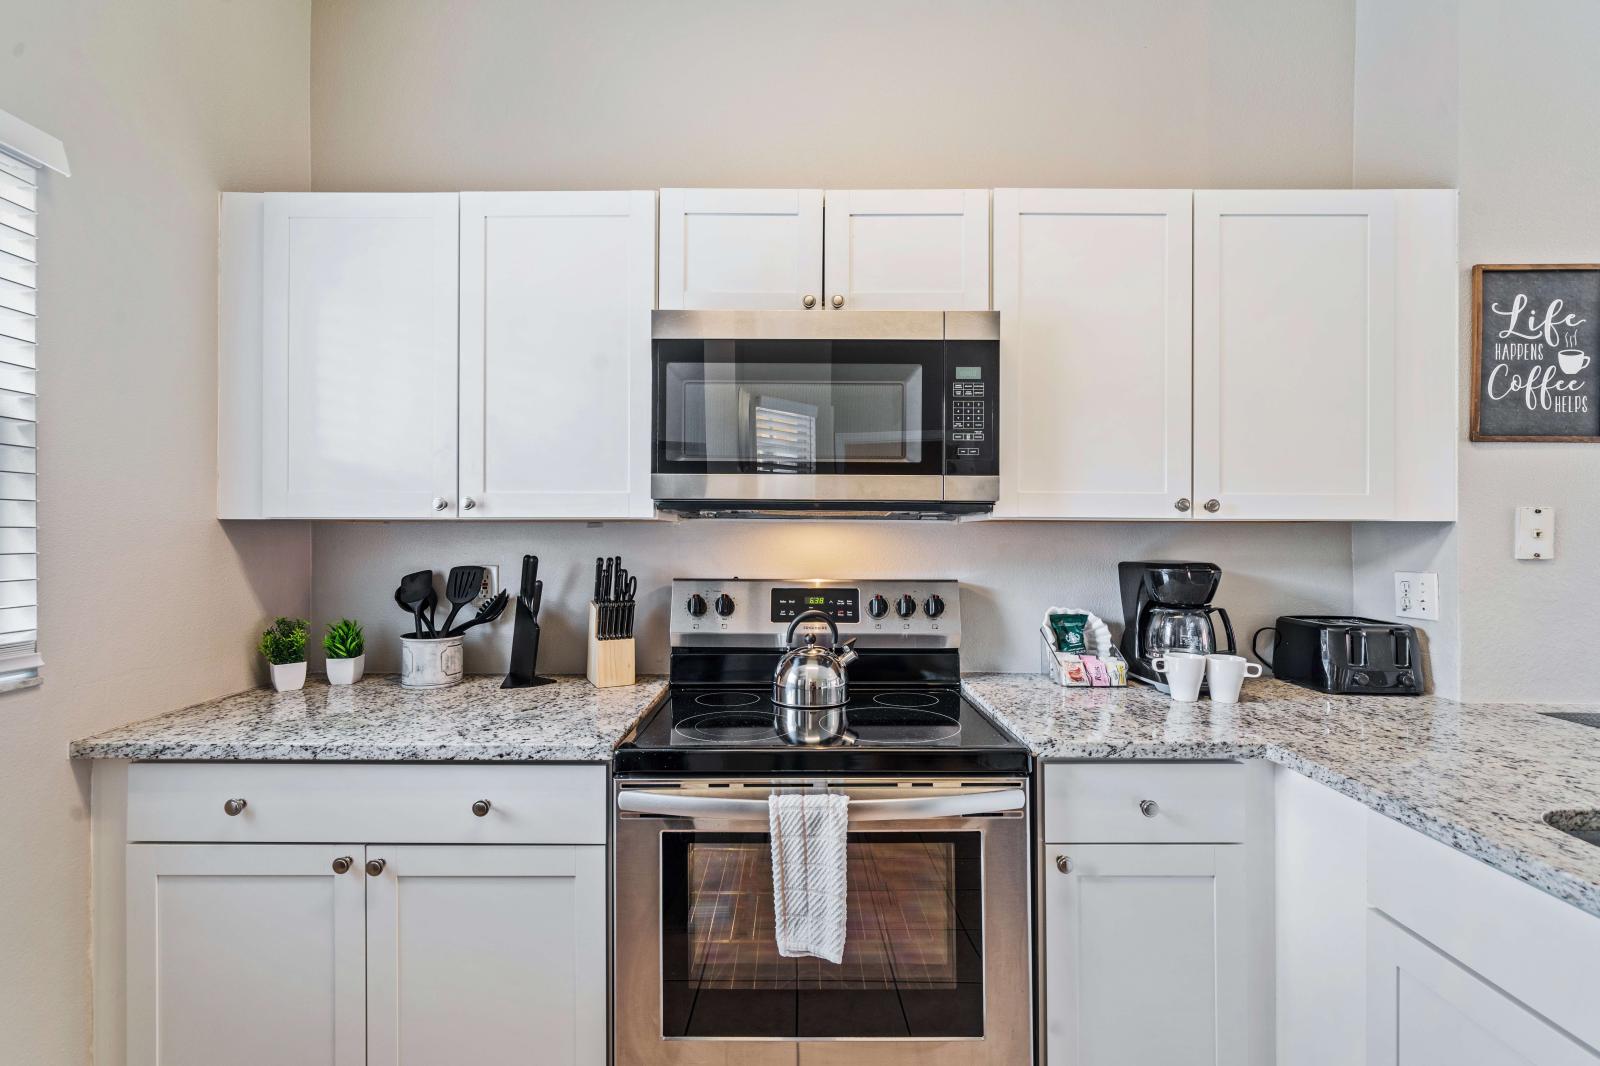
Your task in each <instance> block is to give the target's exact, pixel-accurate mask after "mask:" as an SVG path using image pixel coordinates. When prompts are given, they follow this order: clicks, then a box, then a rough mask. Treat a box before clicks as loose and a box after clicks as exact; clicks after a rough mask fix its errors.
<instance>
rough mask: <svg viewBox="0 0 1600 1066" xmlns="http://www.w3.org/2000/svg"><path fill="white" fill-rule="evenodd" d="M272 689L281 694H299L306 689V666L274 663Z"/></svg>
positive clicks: (301, 663) (302, 664) (300, 663)
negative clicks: (298, 692)
mask: <svg viewBox="0 0 1600 1066" xmlns="http://www.w3.org/2000/svg"><path fill="white" fill-rule="evenodd" d="M271 666H272V687H273V688H275V689H277V690H278V691H279V692H297V691H299V690H300V689H302V688H305V687H306V664H305V662H304V661H301V662H298V663H283V664H282V665H279V664H277V663H272V664H271Z"/></svg>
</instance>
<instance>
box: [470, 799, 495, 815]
mask: <svg viewBox="0 0 1600 1066" xmlns="http://www.w3.org/2000/svg"><path fill="white" fill-rule="evenodd" d="M490 806H491V804H490V803H489V801H488V800H473V801H472V813H473V814H476V815H477V816H478V817H479V818H482V817H484V816H486V815H487V814H488V813H489V807H490Z"/></svg>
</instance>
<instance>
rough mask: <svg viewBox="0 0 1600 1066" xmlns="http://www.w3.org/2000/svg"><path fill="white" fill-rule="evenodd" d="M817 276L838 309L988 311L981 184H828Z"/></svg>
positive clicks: (985, 219) (986, 210)
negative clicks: (888, 186) (890, 186)
mask: <svg viewBox="0 0 1600 1066" xmlns="http://www.w3.org/2000/svg"><path fill="white" fill-rule="evenodd" d="M823 214H824V216H825V217H826V219H827V228H826V231H825V234H826V239H825V241H824V248H825V249H826V251H825V259H824V267H823V282H824V288H825V291H826V295H827V306H828V307H830V308H838V309H843V310H855V311H880V310H892V311H901V310H933V311H987V310H989V190H987V189H901V190H895V189H869V190H848V191H847V190H840V189H830V190H828V194H827V197H826V200H825V206H824V209H823Z"/></svg>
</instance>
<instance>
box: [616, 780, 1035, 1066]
mask: <svg viewBox="0 0 1600 1066" xmlns="http://www.w3.org/2000/svg"><path fill="white" fill-rule="evenodd" d="M809 784H815V782H792V781H786V782H772V781H739V782H698V781H697V782H690V783H677V784H674V783H672V782H639V783H634V782H619V784H618V788H617V812H616V819H617V820H616V835H615V840H616V845H617V863H616V874H615V876H616V885H615V895H614V899H615V901H616V903H615V905H616V968H615V975H616V989H615V993H616V1003H615V1016H616V1061H617V1063H618V1066H655V1064H663V1063H665V1064H674V1066H679V1064H701V1063H717V1064H726V1063H731V1062H738V1063H741V1064H758V1066H759V1064H764V1063H784V1064H793V1063H796V1062H800V1063H807V1064H819V1066H820V1064H829V1066H832V1064H838V1066H843V1064H846V1063H850V1064H860V1063H866V1062H871V1063H889V1064H901V1063H904V1064H908V1066H909V1064H912V1063H916V1064H919V1066H923V1064H925V1063H926V1062H928V1061H930V1058H931V1059H932V1060H933V1061H937V1062H939V1063H941V1064H986V1066H987V1064H995V1066H999V1064H1005V1066H1014V1064H1016V1063H1022V1062H1027V1061H1029V1055H1030V1053H1031V1052H1030V1049H1031V1035H1030V1028H1029V1025H1030V1017H1031V1010H1030V1004H1031V999H1032V997H1031V991H1030V981H1029V972H1030V963H1029V946H1028V945H1029V939H1028V899H1027V878H1026V865H1027V849H1026V825H1025V823H1026V816H1025V810H1026V791H1025V784H1024V783H1023V782H1021V781H999V782H996V781H987V782H952V781H938V782H925V781H919V782H914V783H913V782H871V783H860V784H856V783H851V784H849V785H847V786H845V785H839V784H838V783H834V785H833V786H832V787H834V788H835V790H836V791H843V792H844V793H846V794H847V795H849V796H850V799H851V805H850V813H851V829H850V842H849V858H848V887H847V932H846V938H845V952H844V959H843V961H842V962H841V963H840V964H839V965H833V964H831V963H828V962H825V961H823V960H821V959H814V958H801V959H790V958H783V957H781V956H780V955H779V954H778V951H777V945H776V941H775V937H774V919H773V909H772V895H773V893H772V864H771V856H770V850H771V843H770V838H769V837H768V836H767V832H766V829H767V826H766V796H767V794H768V793H769V792H770V791H771V790H772V789H773V788H775V787H781V788H786V789H787V788H793V787H796V786H797V785H799V786H804V785H809Z"/></svg>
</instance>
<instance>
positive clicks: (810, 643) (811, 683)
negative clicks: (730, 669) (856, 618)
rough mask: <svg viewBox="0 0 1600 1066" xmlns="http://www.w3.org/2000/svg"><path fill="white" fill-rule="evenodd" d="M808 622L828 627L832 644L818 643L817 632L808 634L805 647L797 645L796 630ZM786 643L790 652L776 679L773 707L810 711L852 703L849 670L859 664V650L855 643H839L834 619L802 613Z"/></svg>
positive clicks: (793, 624)
mask: <svg viewBox="0 0 1600 1066" xmlns="http://www.w3.org/2000/svg"><path fill="white" fill-rule="evenodd" d="M804 622H824V623H826V624H827V626H828V637H829V640H828V643H827V644H819V643H817V634H816V633H815V632H810V633H807V634H806V635H805V641H804V643H799V644H797V643H795V630H797V629H799V628H800V625H801V623H804ZM783 643H784V646H785V647H787V648H788V649H789V650H788V651H787V652H786V653H785V654H784V656H783V658H782V659H781V660H779V662H778V669H777V670H776V671H775V672H774V674H773V676H772V702H773V703H775V704H777V705H778V706H780V707H794V708H799V709H803V710H810V709H814V708H821V707H843V706H844V705H845V704H846V703H848V702H849V699H850V696H849V686H848V685H847V683H846V681H845V667H847V666H849V665H850V664H851V663H853V662H855V660H856V650H855V649H854V648H852V647H851V646H850V645H851V644H852V643H854V641H853V640H847V641H845V642H844V643H843V644H841V643H839V627H838V626H837V625H836V624H834V621H833V618H832V616H831V615H829V614H828V613H827V612H826V611H802V612H801V613H800V614H799V615H797V616H796V617H795V620H794V621H793V622H790V623H789V632H788V633H786V634H785V635H784V638H783Z"/></svg>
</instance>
